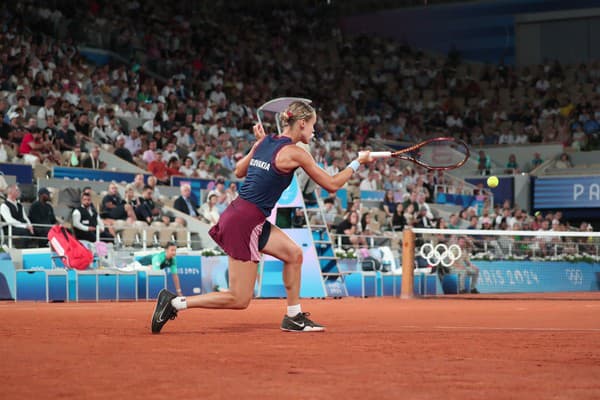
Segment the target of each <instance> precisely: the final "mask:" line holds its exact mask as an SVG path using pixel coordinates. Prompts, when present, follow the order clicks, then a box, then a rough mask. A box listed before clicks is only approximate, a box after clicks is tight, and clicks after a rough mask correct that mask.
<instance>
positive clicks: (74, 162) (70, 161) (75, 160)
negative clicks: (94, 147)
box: [65, 146, 83, 168]
mask: <svg viewBox="0 0 600 400" xmlns="http://www.w3.org/2000/svg"><path fill="white" fill-rule="evenodd" d="M82 160H83V155H82V153H81V147H79V146H76V147H75V148H74V149H73V151H72V152H71V155H70V156H69V157H68V158H67V160H66V163H65V165H66V166H67V167H73V168H81V163H82Z"/></svg>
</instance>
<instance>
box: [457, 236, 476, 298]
mask: <svg viewBox="0 0 600 400" xmlns="http://www.w3.org/2000/svg"><path fill="white" fill-rule="evenodd" d="M467 244H468V243H467V240H466V239H465V237H464V236H461V237H459V238H458V246H459V247H460V249H461V256H460V257H459V258H458V260H456V261H455V262H454V263H453V264H452V267H451V269H452V271H453V272H456V273H458V275H459V279H458V280H459V282H458V290H459V293H467V289H466V278H467V277H470V278H471V285H470V288H471V293H473V294H477V293H479V291H478V290H477V280H478V279H479V268H477V267H476V266H475V265H474V264H473V263H472V262H471V259H470V252H471V249H470V247H469V246H468V245H467Z"/></svg>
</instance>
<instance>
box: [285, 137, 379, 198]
mask: <svg viewBox="0 0 600 400" xmlns="http://www.w3.org/2000/svg"><path fill="white" fill-rule="evenodd" d="M357 161H358V162H359V163H360V164H364V163H367V162H370V161H373V159H372V158H371V157H370V155H369V152H368V151H365V152H362V153H361V154H360V155H359V157H358V159H357ZM275 162H276V163H277V168H279V169H280V170H282V171H292V170H293V169H295V168H297V167H301V168H302V169H303V170H304V171H305V172H306V173H307V174H308V176H310V177H311V179H312V180H314V181H315V182H317V183H318V184H319V185H320V186H321V187H322V188H324V189H325V190H327V191H328V192H335V191H337V190H338V189H340V188H341V187H342V186H344V184H345V183H346V182H347V181H348V180H349V179H350V177H352V174H354V170H353V169H352V168H344V169H343V170H342V171H340V172H338V173H337V174H335V175H333V176H331V175H329V174H328V173H327V172H326V171H325V170H324V169H323V168H321V167H319V166H318V165H317V163H316V162H315V159H314V158H313V156H312V155H311V154H310V153H309V152H307V151H306V150H304V149H302V148H300V147H298V146H286V147H284V149H283V150H282V151H280V152H279V154H278V155H277V158H276V160H275Z"/></svg>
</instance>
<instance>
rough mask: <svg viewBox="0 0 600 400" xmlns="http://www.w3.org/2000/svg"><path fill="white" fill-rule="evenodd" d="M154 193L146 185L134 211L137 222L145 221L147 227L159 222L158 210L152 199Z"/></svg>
mask: <svg viewBox="0 0 600 400" xmlns="http://www.w3.org/2000/svg"><path fill="white" fill-rule="evenodd" d="M153 194H154V191H153V190H152V187H150V186H148V185H146V186H145V187H144V191H143V193H142V197H140V199H139V201H138V203H139V205H138V206H137V208H136V209H135V215H136V216H137V219H138V220H139V221H145V222H146V223H148V225H150V224H152V222H154V221H159V220H160V208H159V207H158V205H156V203H155V202H154V199H153V198H152V197H153Z"/></svg>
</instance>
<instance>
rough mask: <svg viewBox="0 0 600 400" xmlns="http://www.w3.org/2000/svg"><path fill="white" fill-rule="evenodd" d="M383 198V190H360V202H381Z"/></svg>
mask: <svg viewBox="0 0 600 400" xmlns="http://www.w3.org/2000/svg"><path fill="white" fill-rule="evenodd" d="M384 197H385V191H383V190H361V191H360V200H361V201H383V198H384Z"/></svg>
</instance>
